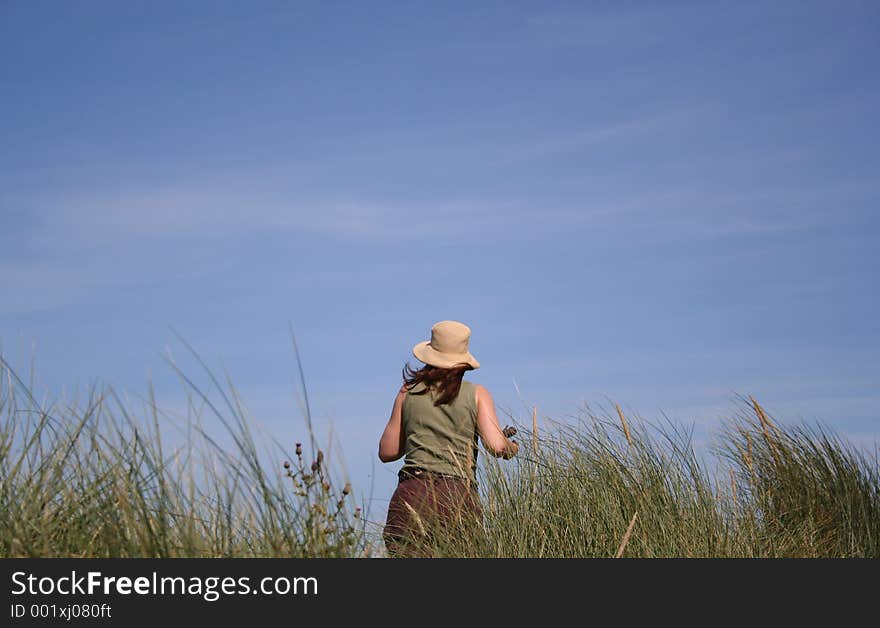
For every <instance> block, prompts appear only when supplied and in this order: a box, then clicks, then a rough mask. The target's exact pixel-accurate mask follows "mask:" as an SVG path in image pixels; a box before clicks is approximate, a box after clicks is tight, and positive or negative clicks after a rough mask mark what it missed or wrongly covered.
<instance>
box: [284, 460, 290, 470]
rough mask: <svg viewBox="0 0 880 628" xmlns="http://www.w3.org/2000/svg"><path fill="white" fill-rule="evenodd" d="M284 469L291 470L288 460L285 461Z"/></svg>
mask: <svg viewBox="0 0 880 628" xmlns="http://www.w3.org/2000/svg"><path fill="white" fill-rule="evenodd" d="M284 468H285V469H289V468H290V463H289V462H288V461H287V460H285V461H284Z"/></svg>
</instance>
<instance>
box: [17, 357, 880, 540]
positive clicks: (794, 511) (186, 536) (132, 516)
mask: <svg viewBox="0 0 880 628" xmlns="http://www.w3.org/2000/svg"><path fill="white" fill-rule="evenodd" d="M181 375H182V374H181ZM182 379H183V381H184V384H185V387H186V389H187V391H188V394H189V406H190V410H191V412H190V414H189V416H188V419H187V420H186V421H185V422H184V423H183V424H182V425H180V426H178V427H179V429H181V430H182V434H181V438H178V439H177V440H182V441H183V444H182V445H179V446H176V447H174V448H169V447H168V445H167V440H168V439H167V438H166V437H165V436H163V434H164V432H163V431H162V430H160V426H161V427H162V429H165V430H167V426H166V422H167V421H166V417H163V416H162V413H161V411H160V409H159V408H157V406H156V403H155V399H154V397H153V395H152V394H151V395H149V396H148V398H147V400H146V402H145V403H144V404H143V408H144V409H143V410H142V411H141V412H140V413H136V412H135V411H134V409H133V408H132V407H130V406H131V404H130V403H128V402H126V401H124V400H123V399H122V398H121V397H120V396H118V395H116V394H115V393H114V392H113V390H112V389H109V388H105V389H100V390H95V391H93V392H92V393H91V394H90V395H88V396H87V397H86V398H85V399H83V400H82V401H79V402H66V403H61V402H52V403H47V402H39V401H38V400H36V399H35V398H34V397H33V396H32V394H31V392H30V387H29V386H27V385H25V383H24V382H22V381H21V380H20V379H19V378H18V377H17V376H16V374H15V373H14V372H13V371H12V369H11V368H9V367H8V365H7V364H6V363H5V362H2V364H0V556H3V557H16V556H19V557H21V556H29V557H40V556H88V557H104V556H108V557H109V556H113V557H262V556H279V557H360V556H381V555H382V553H383V551H382V544H381V541H380V540H379V537H378V534H377V532H378V526H377V525H375V524H374V525H372V526H371V525H370V524H368V523H367V521H368V519H369V517H367V516H365V513H362V512H361V511H360V509H359V508H356V503H357V502H356V498H355V496H353V495H352V494H351V488H350V485H348V484H347V483H343V482H341V481H336V478H337V476H338V474H337V473H335V472H334V471H333V469H332V468H331V465H330V461H329V460H327V459H325V456H324V454H323V453H322V452H319V451H318V450H317V449H316V448H314V447H313V446H312V443H313V442H314V441H313V439H311V437H309V439H308V440H309V443H308V444H307V445H306V448H305V449H308V451H304V449H303V447H302V446H301V445H298V444H297V445H295V446H294V448H293V451H292V452H288V451H287V450H286V448H285V447H282V446H281V445H278V444H277V443H273V444H272V446H271V447H269V448H268V449H266V450H265V451H264V450H261V449H260V447H258V445H257V443H256V441H255V438H254V436H253V433H252V429H251V426H250V424H249V420H248V418H247V417H248V415H247V412H246V410H245V409H244V407H243V404H242V403H241V401H240V399H239V398H238V395H237V394H236V392H235V389H234V387H232V386H231V384H229V383H228V382H226V383H224V384H221V382H219V381H218V380H217V379H216V378H214V377H213V375H211V381H212V383H213V385H214V391H213V397H215V398H219V399H220V402H219V403H218V404H216V405H215V403H214V402H213V401H212V400H211V399H210V398H209V396H208V395H207V394H205V393H203V392H202V391H201V390H199V388H198V387H196V386H195V385H194V384H193V383H192V382H191V381H190V380H189V379H187V378H186V377H183V376H182ZM204 413H207V414H208V415H209V416H210V418H212V420H214V421H216V422H217V423H218V424H219V425H220V426H222V431H223V435H224V438H220V437H219V436H218V435H217V434H216V431H215V430H210V433H209V430H207V429H205V427H204V421H203V418H202V417H203V414H204ZM541 428H542V433H541V434H540V435H539V434H538V433H537V429H538V426H537V422H536V421H535V422H534V423H533V424H532V425H524V426H523V427H522V429H521V431H520V441H521V444H522V449H521V452H520V455H519V456H518V457H517V458H516V459H515V460H513V461H507V462H502V461H497V460H494V459H488V458H486V457H485V456H483V457H482V459H483V463H482V465H481V467H480V472H479V481H480V487H481V501H482V508H483V517H482V520H481V521H480V522H479V524H478V525H476V526H472V527H470V528H468V529H467V531H466V532H462V531H461V530H455V531H453V532H452V533H449V534H443V533H439V534H435V535H433V536H431V537H430V538H425V539H422V540H421V542H423V543H424V545H425V548H424V549H425V550H426V553H428V554H430V555H434V556H448V557H452V556H455V557H613V556H622V557H666V556H675V557H780V556H802V557H880V473H878V461H877V457H876V453H875V455H874V456H873V457H868V455H867V454H865V453H864V452H862V451H860V450H857V449H856V448H854V447H852V446H851V445H849V444H848V443H847V442H846V441H845V440H844V439H842V438H840V437H838V436H835V435H834V434H833V433H831V432H830V431H829V430H827V429H825V428H821V427H809V426H795V427H785V426H781V425H778V424H777V423H776V422H775V421H773V420H772V419H771V418H770V417H768V416H767V414H766V412H765V411H764V409H763V408H762V407H761V406H760V405H759V404H758V403H757V402H756V401H754V400H752V399H743V402H742V403H741V404H740V406H739V408H738V410H737V412H736V413H735V414H734V416H733V417H732V418H731V419H730V420H729V421H728V422H727V423H726V424H725V425H724V427H723V429H722V430H721V432H720V433H719V434H718V435H717V439H716V444H715V446H714V447H713V448H712V450H711V451H709V452H704V453H703V455H698V453H697V452H696V451H695V448H694V447H693V445H692V442H691V437H690V434H689V433H688V432H687V431H685V430H683V429H681V428H680V427H678V426H676V425H675V424H673V423H671V422H667V423H665V424H663V425H661V426H652V425H649V424H648V423H646V422H645V421H642V420H640V419H638V418H637V417H626V416H625V415H624V414H623V412H621V411H620V409H619V408H614V409H613V410H612V411H611V412H607V413H600V414H596V413H593V412H589V411H587V412H585V413H584V416H583V417H582V419H581V420H580V421H579V422H578V423H576V424H570V423H569V424H559V425H550V426H548V425H542V426H541ZM220 441H224V442H226V443H228V444H221V442H220ZM266 461H269V462H266ZM373 518H375V519H376V520H377V521H381V519H383V518H384V513H373Z"/></svg>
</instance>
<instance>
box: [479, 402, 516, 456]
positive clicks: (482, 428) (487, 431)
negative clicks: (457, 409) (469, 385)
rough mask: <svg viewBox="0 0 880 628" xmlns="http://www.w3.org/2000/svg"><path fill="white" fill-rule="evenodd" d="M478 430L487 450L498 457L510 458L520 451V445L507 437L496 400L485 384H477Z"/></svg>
mask: <svg viewBox="0 0 880 628" xmlns="http://www.w3.org/2000/svg"><path fill="white" fill-rule="evenodd" d="M476 396H477V431H478V432H479V434H480V440H481V441H483V446H484V447H485V448H486V450H487V451H488V452H489V453H490V454H492V455H493V456H495V457H496V458H504V459H505V460H510V459H511V458H513V457H514V456H515V455H516V454H517V452H518V451H519V445H518V444H517V443H516V442H514V441H512V440H510V439H509V438H507V436H506V435H505V434H504V430H502V429H501V425H500V424H499V423H498V417H497V416H496V414H495V402H494V401H493V399H492V395H491V394H489V391H488V390H486V388H485V387H484V386H481V385H479V384H477V386H476Z"/></svg>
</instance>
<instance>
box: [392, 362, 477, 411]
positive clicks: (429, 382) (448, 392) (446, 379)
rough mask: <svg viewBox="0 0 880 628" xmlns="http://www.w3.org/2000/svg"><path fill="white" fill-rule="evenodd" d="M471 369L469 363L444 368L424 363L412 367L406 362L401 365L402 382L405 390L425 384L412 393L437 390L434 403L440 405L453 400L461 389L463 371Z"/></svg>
mask: <svg viewBox="0 0 880 628" xmlns="http://www.w3.org/2000/svg"><path fill="white" fill-rule="evenodd" d="M472 370H474V367H472V366H471V365H470V364H459V365H458V366H453V367H452V368H446V369H445V368H440V367H439V366H431V365H430V364H426V365H425V366H423V367H422V368H420V369H414V368H413V367H411V366H410V365H409V364H408V363H407V364H406V365H405V366H404V367H403V383H404V386H405V387H406V389H407V391H412V389H413V388H414V387H415V386H416V385H417V384H424V385H425V388H424V390H420V391H418V392H414V393H412V394H414V395H424V394H425V393H426V392H428V390H431V389H433V390H435V391H437V393H438V394H437V399H436V400H435V401H434V405H435V406H440V405H443V404H446V403H452V402H453V401H455V398H456V397H458V391H459V390H461V378H462V377H464V373H465V371H472Z"/></svg>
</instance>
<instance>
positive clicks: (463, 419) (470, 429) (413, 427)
mask: <svg viewBox="0 0 880 628" xmlns="http://www.w3.org/2000/svg"><path fill="white" fill-rule="evenodd" d="M424 389H425V386H424V384H418V385H416V386H415V387H414V388H413V390H412V391H411V392H407V393H406V397H404V399H403V409H402V413H401V424H402V429H403V434H404V438H405V446H404V452H405V456H406V457H405V459H404V464H403V470H413V469H425V470H426V471H432V472H434V473H441V474H444V475H452V476H455V477H460V478H463V479H465V480H468V481H470V482H475V481H476V469H477V399H476V388H475V387H474V384H472V383H471V382H467V381H464V380H462V382H461V389H460V390H459V392H458V396H457V397H456V398H455V400H454V401H453V402H452V403H448V404H443V405H439V406H435V405H434V401H435V400H436V399H437V396H436V392H435V391H433V390H430V391H428V392H427V393H425V394H423V395H414V394H412V392H419V391H421V390H424Z"/></svg>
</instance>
